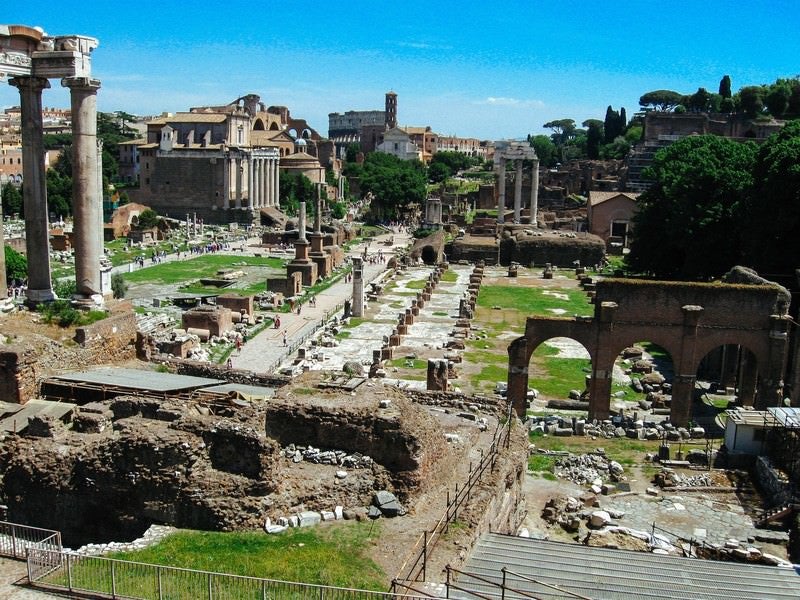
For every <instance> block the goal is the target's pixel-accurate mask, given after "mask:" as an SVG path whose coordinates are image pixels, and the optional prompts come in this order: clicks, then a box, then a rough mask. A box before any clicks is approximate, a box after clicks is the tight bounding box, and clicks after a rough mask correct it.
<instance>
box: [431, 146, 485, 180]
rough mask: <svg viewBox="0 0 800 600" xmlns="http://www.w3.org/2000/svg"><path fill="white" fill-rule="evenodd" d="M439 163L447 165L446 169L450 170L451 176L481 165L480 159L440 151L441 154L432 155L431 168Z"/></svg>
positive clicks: (460, 153)
mask: <svg viewBox="0 0 800 600" xmlns="http://www.w3.org/2000/svg"><path fill="white" fill-rule="evenodd" d="M439 163H441V164H444V165H447V168H448V169H449V170H450V174H451V175H452V174H454V173H457V172H458V171H463V170H465V169H469V168H470V167H474V166H477V165H479V164H481V159H480V158H477V157H474V156H469V155H468V154H464V153H463V152H456V151H454V150H442V151H441V152H437V153H436V154H434V155H433V158H431V166H433V165H435V164H439Z"/></svg>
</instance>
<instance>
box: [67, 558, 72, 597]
mask: <svg viewBox="0 0 800 600" xmlns="http://www.w3.org/2000/svg"><path fill="white" fill-rule="evenodd" d="M67 588H68V589H69V591H70V592H71V591H72V561H70V556H69V554H67Z"/></svg>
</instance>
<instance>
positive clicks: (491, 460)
mask: <svg viewBox="0 0 800 600" xmlns="http://www.w3.org/2000/svg"><path fill="white" fill-rule="evenodd" d="M512 410H513V409H512V408H511V407H509V410H508V414H507V415H506V421H505V423H503V422H498V424H497V428H496V429H495V432H494V437H493V439H492V443H491V445H490V446H489V450H488V452H486V453H484V452H483V450H481V460H480V461H479V462H478V464H477V465H475V466H473V465H472V463H470V466H469V474H468V475H467V481H466V482H465V483H464V484H463V485H462V486H461V487H460V488H459V486H458V484H456V486H455V494H454V495H453V496H452V497H451V495H450V492H449V491H448V492H447V506H446V507H445V510H444V514H443V515H442V516H441V518H440V519H439V521H437V523H436V525H434V527H433V529H432V530H431V531H424V532H423V533H422V535H421V536H420V537H419V538H418V539H417V542H416V543H415V544H414V546H413V547H412V548H411V551H410V552H409V556H408V558H406V560H405V562H404V563H403V565H402V566H401V567H400V569H399V570H398V572H397V576H396V577H395V578H394V579H393V580H392V587H391V591H392V592H397V590H398V588H399V587H402V588H405V589H406V590H411V589H413V588H412V587H411V586H410V585H409V584H410V583H412V582H416V581H425V577H426V571H427V566H428V559H429V557H430V554H431V552H433V550H434V548H435V547H436V545H437V543H438V542H439V540H440V539H441V537H442V535H444V534H445V533H447V532H448V531H449V527H450V524H451V523H453V522H455V521H456V520H457V519H458V510H459V508H461V506H462V505H463V504H464V503H466V502H469V499H470V494H471V492H472V488H473V487H474V486H475V484H477V483H478V482H479V481H480V480H481V477H482V476H483V473H484V472H485V471H486V470H487V469H488V470H491V469H493V468H494V466H495V462H496V461H497V457H498V455H499V454H500V450H501V448H503V447H506V448H507V447H508V444H509V441H510V437H511V424H512V422H513V416H512ZM398 593H399V592H398ZM404 597H407V596H404Z"/></svg>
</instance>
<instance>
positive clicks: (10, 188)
mask: <svg viewBox="0 0 800 600" xmlns="http://www.w3.org/2000/svg"><path fill="white" fill-rule="evenodd" d="M1 191H2V194H0V195H2V196H3V214H4V215H6V216H11V215H13V214H15V213H17V214H19V215H20V216H25V214H24V213H25V210H24V208H25V207H24V205H23V201H22V189H21V188H18V187H17V186H15V185H14V184H12V183H7V184H5V185H4V186H3V189H2V190H1Z"/></svg>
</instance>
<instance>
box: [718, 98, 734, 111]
mask: <svg viewBox="0 0 800 600" xmlns="http://www.w3.org/2000/svg"><path fill="white" fill-rule="evenodd" d="M719 110H720V112H724V113H732V112H735V111H736V102H734V100H733V98H723V99H722V102H720V103H719Z"/></svg>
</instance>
